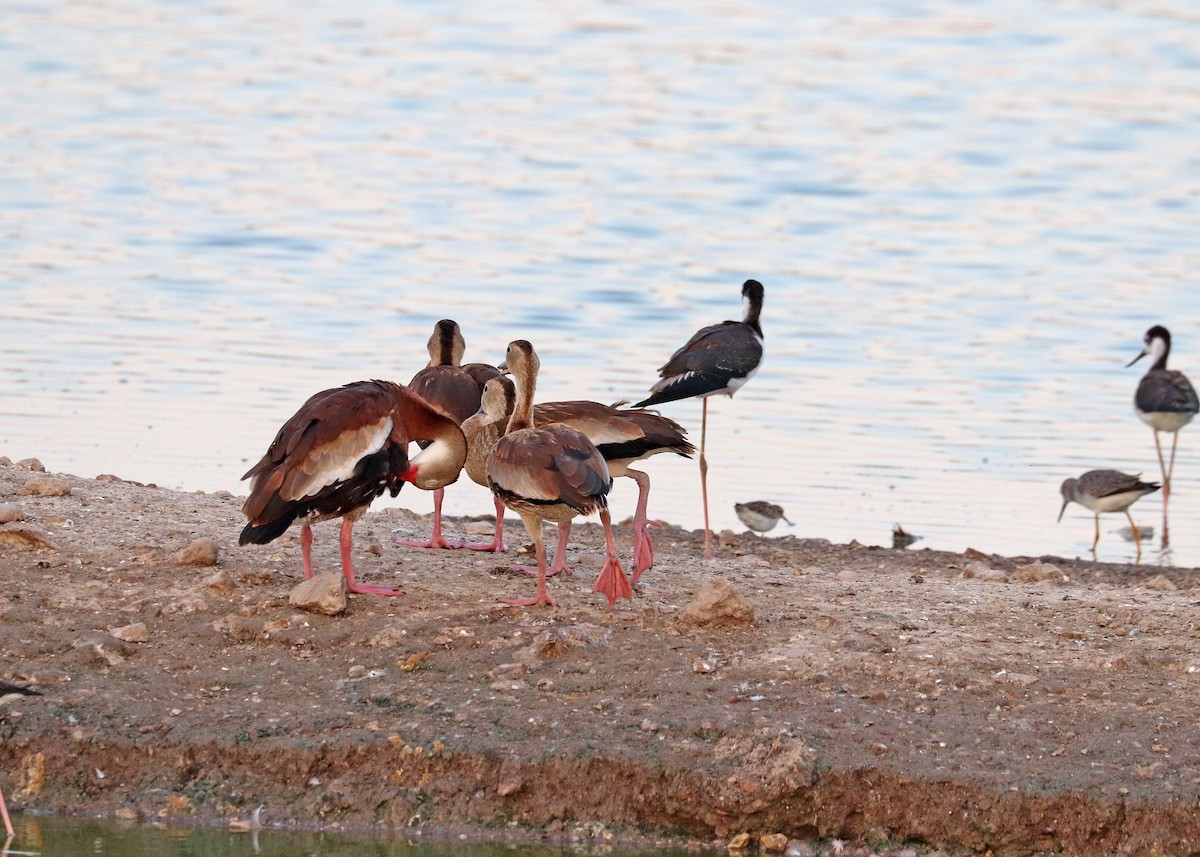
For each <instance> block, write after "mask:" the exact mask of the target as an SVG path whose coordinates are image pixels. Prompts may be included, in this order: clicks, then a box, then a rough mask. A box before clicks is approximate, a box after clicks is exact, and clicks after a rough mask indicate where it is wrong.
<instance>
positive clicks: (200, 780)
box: [0, 463, 1200, 855]
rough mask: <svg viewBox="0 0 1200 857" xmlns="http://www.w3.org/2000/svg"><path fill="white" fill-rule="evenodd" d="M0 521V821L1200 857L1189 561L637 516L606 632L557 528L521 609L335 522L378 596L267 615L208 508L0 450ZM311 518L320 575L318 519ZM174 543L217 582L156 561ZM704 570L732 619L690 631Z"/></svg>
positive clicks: (372, 519)
mask: <svg viewBox="0 0 1200 857" xmlns="http://www.w3.org/2000/svg"><path fill="white" fill-rule="evenodd" d="M67 489H69V493H63V492H64V491H66V490H67ZM0 504H10V505H9V506H3V505H0V512H2V511H3V510H4V509H7V510H8V511H7V512H6V513H4V517H15V516H18V515H19V516H21V517H23V520H19V521H13V522H10V523H6V524H2V525H0V580H2V582H3V588H2V589H0V592H2V593H3V594H2V595H0V658H2V660H0V665H2V669H0V677H2V678H8V679H23V680H27V681H33V682H36V684H37V687H39V688H40V689H41V690H42V691H43V692H44V694H45V696H44V697H43V698H34V699H31V700H28V701H26V700H22V701H19V702H16V703H13V704H12V705H10V706H8V707H7V714H6V715H5V720H4V721H2V722H0V739H2V743H0V785H3V787H4V790H5V793H6V794H7V795H8V796H9V800H10V805H11V806H13V807H14V808H18V809H21V810H24V811H26V812H53V813H64V814H89V815H92V814H98V815H107V816H114V817H120V818H140V819H153V818H162V817H172V818H193V819H195V820H197V821H198V822H202V821H214V822H216V821H223V820H225V819H230V818H234V817H241V818H245V817H248V816H249V814H250V811H251V809H252V808H253V807H254V806H257V805H258V804H265V809H264V811H263V815H264V818H265V819H266V820H267V821H268V822H269V823H284V824H296V825H300V826H323V827H338V826H340V827H343V828H346V829H365V828H368V827H370V828H375V827H378V826H392V827H404V828H409V829H414V828H421V829H425V830H430V831H445V830H456V829H468V830H472V831H476V832H478V833H479V834H480V835H503V836H509V837H514V838H524V837H528V838H537V837H541V836H545V835H549V836H554V837H558V836H561V837H564V838H571V837H579V836H588V837H590V836H598V837H602V838H605V839H607V838H610V837H611V838H612V839H614V840H615V841H619V840H621V839H633V838H638V837H643V838H651V839H655V838H658V839H661V840H663V841H687V840H693V841H696V842H703V843H712V842H716V841H726V840H728V839H730V838H732V837H734V836H735V835H736V834H738V833H740V832H749V833H751V834H753V835H754V837H758V836H759V835H761V834H773V833H778V834H783V835H784V836H786V837H790V838H800V839H812V840H821V841H822V842H823V843H824V844H820V843H818V845H817V846H816V847H817V848H818V849H826V850H832V848H833V845H831V844H830V843H831V840H833V839H834V838H837V839H841V840H847V841H849V842H850V843H852V845H851V846H850V847H851V848H859V850H864V849H867V848H870V849H874V850H877V851H900V850H903V849H905V848H912V847H917V848H925V847H928V848H941V849H947V850H958V849H964V850H970V851H979V852H984V851H989V850H990V851H991V852H992V853H994V854H1014V855H1015V854H1029V853H1035V852H1041V851H1069V852H1089V853H1130V854H1150V853H1181V854H1182V853H1188V852H1194V851H1195V850H1196V849H1197V848H1200V813H1197V812H1196V809H1195V807H1196V800H1197V790H1198V785H1200V731H1198V730H1197V728H1196V727H1197V719H1198V718H1197V715H1196V713H1195V712H1196V706H1195V698H1196V695H1197V690H1198V689H1200V635H1198V633H1197V628H1196V619H1197V616H1200V613H1197V608H1196V593H1195V591H1194V588H1195V587H1196V585H1197V575H1196V572H1195V570H1194V569H1159V568H1147V567H1141V568H1139V567H1132V566H1118V565H1105V564H1093V563H1079V562H1074V561H1067V560H1059V559H1050V558H1043V559H1045V560H1046V562H1050V563H1053V565H1054V566H1055V568H1050V567H1047V566H1046V565H1045V564H1038V563H1035V562H1034V560H1033V559H1031V558H1024V557H1020V558H1009V557H996V556H983V555H972V556H964V555H957V554H948V553H938V552H932V551H919V550H918V551H912V550H911V549H910V550H909V551H907V552H903V551H895V550H891V549H886V550H885V549H875V548H866V547H861V546H857V545H850V546H847V545H832V544H829V543H827V542H825V541H822V540H819V539H796V538H760V537H756V536H751V535H737V536H733V535H731V534H725V535H724V536H723V538H722V545H721V549H720V552H719V553H720V556H719V558H717V559H715V560H712V561H706V560H704V559H703V557H702V541H701V539H700V538H699V537H698V534H696V533H691V532H684V531H681V530H677V529H670V528H667V529H664V530H659V531H657V532H656V549H657V557H658V566H657V567H656V568H655V569H654V570H653V571H651V572H649V573H648V574H647V575H645V576H644V577H643V580H642V585H641V586H640V587H639V591H638V592H637V595H636V597H635V600H634V601H633V602H632V603H630V602H628V601H625V602H621V603H619V604H618V606H617V608H616V610H614V611H611V612H610V611H608V610H607V609H605V608H606V605H605V602H604V601H603V599H602V598H601V597H600V596H598V595H595V594H593V593H592V592H591V587H592V583H593V582H594V579H595V576H596V573H597V572H598V571H599V567H600V558H601V551H602V545H603V540H602V537H601V532H600V529H599V527H598V526H596V525H590V524H589V525H583V526H577V527H576V530H575V533H576V535H575V538H574V541H573V549H572V552H571V565H572V567H573V569H574V572H575V573H574V575H573V576H571V577H568V578H565V579H558V580H555V581H553V582H552V583H551V587H552V592H553V593H554V595H555V596H556V598H557V599H558V601H559V604H560V606H559V608H558V609H553V610H551V609H519V608H512V607H508V606H505V605H500V604H497V603H496V600H495V599H496V597H497V596H498V595H512V594H530V593H531V592H532V590H533V581H532V580H531V579H530V578H526V577H523V576H517V575H514V574H513V573H511V572H510V571H509V570H508V563H509V561H510V557H502V556H493V555H490V554H477V553H468V552H463V551H454V552H448V551H445V552H435V551H423V550H414V549H407V548H400V547H396V546H395V545H394V544H393V542H394V540H395V539H396V538H398V537H415V536H423V535H425V534H427V532H428V520H427V519H423V518H421V517H418V516H413V515H411V514H410V513H407V512H403V511H400V510H385V511H383V512H380V513H372V514H370V515H368V517H367V518H365V519H364V520H363V521H362V522H361V523H360V524H359V525H358V527H357V533H358V539H357V541H356V556H355V559H356V561H357V563H358V570H359V576H360V577H361V578H362V579H365V580H367V581H370V582H387V583H392V582H397V581H398V582H399V583H400V585H402V586H403V587H404V588H405V589H406V591H407V595H406V596H405V597H404V598H400V599H385V598H379V597H371V596H353V597H352V599H351V601H350V604H349V607H348V609H347V610H346V612H345V613H343V614H341V615H337V616H323V615H318V614H314V613H310V612H304V611H300V610H298V609H296V608H294V607H291V606H289V603H288V596H289V592H290V591H291V590H292V588H293V587H294V586H295V585H296V584H297V583H298V582H299V581H300V580H301V578H302V575H301V572H300V562H299V553H300V551H299V543H298V538H297V537H295V536H294V535H291V534H289V536H285V538H284V539H282V540H280V541H278V542H276V543H274V544H271V545H268V546H265V547H261V548H238V547H237V546H236V544H237V534H238V531H239V529H240V527H241V525H242V518H241V515H240V513H239V506H240V503H239V500H238V499H237V498H233V497H228V496H217V495H206V494H184V493H178V492H173V491H167V490H163V489H158V488H154V487H152V486H139V485H135V484H131V483H127V482H123V481H120V480H115V479H113V478H110V477H105V478H102V479H99V480H93V479H82V478H77V477H74V476H66V475H62V476H49V475H47V474H44V473H39V472H36V471H34V470H30V469H29V468H28V466H14V465H5V464H2V463H0ZM14 507H15V509H14ZM449 528H450V533H451V536H452V537H453V534H455V533H458V532H463V531H464V530H466V531H470V532H472V533H475V534H476V535H480V534H483V533H487V532H488V531H489V524H488V523H487V522H471V521H462V520H455V521H451V522H450V524H449ZM508 532H509V540H510V542H511V543H513V544H516V545H519V544H522V543H523V541H524V538H523V535H524V534H523V532H522V531H521V530H520V528H519V523H518V524H517V525H516V526H513V527H510V529H509V531H508ZM316 533H317V541H316V548H315V557H316V562H317V564H318V569H319V570H322V569H327V570H334V569H336V568H337V562H338V560H337V538H336V528H335V525H333V524H322V525H319V526H318V527H317V528H316ZM198 538H211V539H213V540H214V541H215V542H216V545H217V547H218V549H219V561H218V564H217V565H215V566H211V567H207V566H186V565H179V564H176V562H175V559H176V553H177V552H178V551H179V550H181V549H183V548H185V547H187V546H188V545H189V544H191V543H192V542H193V541H194V540H196V539H198ZM631 543H632V539H631V535H630V533H629V530H628V528H627V527H621V528H620V532H619V547H620V549H621V551H622V555H623V556H628V555H629V553H630V550H631ZM714 580H723V581H727V582H728V583H729V584H731V585H732V587H733V589H734V591H735V592H736V593H737V595H739V596H740V597H741V598H742V599H744V600H745V601H746V602H747V603H748V604H749V606H750V607H751V608H752V609H753V613H754V621H753V623H752V624H737V623H730V624H723V625H697V624H694V623H692V622H691V621H689V619H688V617H687V616H686V615H685V609H686V608H687V607H688V605H689V603H691V602H692V600H693V598H694V596H695V595H696V593H698V592H700V591H702V590H704V589H705V587H706V586H707V585H708V584H710V582H711V581H714ZM139 623H140V624H141V625H144V629H143V628H141V627H139ZM119 637H123V638H125V639H119ZM839 844H840V843H839Z"/></svg>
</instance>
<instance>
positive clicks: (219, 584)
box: [204, 569, 234, 595]
mask: <svg viewBox="0 0 1200 857" xmlns="http://www.w3.org/2000/svg"><path fill="white" fill-rule="evenodd" d="M204 585H205V586H207V587H208V588H209V589H211V590H213V591H214V592H217V593H219V594H221V595H232V594H233V590H234V584H233V575H232V574H230V573H229V572H228V571H225V570H224V569H222V570H221V571H217V572H213V573H212V574H210V575H209V576H208V577H206V578H204Z"/></svg>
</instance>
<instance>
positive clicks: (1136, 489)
mask: <svg viewBox="0 0 1200 857" xmlns="http://www.w3.org/2000/svg"><path fill="white" fill-rule="evenodd" d="M1158 488H1159V485H1158V483H1157V482H1143V481H1142V480H1141V478H1140V474H1139V475H1138V476H1130V475H1129V474H1128V473H1122V472H1121V471H1119V470H1089V471H1088V472H1087V473H1085V474H1083V475H1082V476H1080V477H1079V478H1078V479H1074V478H1072V479H1066V480H1064V481H1063V484H1062V489H1061V491H1062V497H1063V504H1062V508H1061V509H1059V511H1058V520H1060V521H1061V520H1062V516H1063V512H1065V511H1067V506H1068V505H1069V504H1071V503H1073V502H1074V503H1078V504H1079V505H1080V506H1083V507H1084V508H1085V509H1088V510H1089V511H1091V512H1092V514H1093V515H1094V516H1095V518H1096V537H1095V538H1094V539H1093V540H1092V553H1093V554H1095V553H1096V545H1097V544H1099V542H1100V514H1101V513H1102V512H1124V513H1125V517H1126V518H1128V519H1129V527H1130V529H1132V531H1133V543H1134V544H1135V545H1137V552H1138V556H1139V557H1140V556H1141V555H1142V537H1141V533H1139V532H1138V528H1137V524H1135V523H1134V522H1133V516H1132V515H1130V514H1129V507H1130V506H1132V505H1133V504H1134V503H1136V502H1137V501H1138V500H1140V499H1141V498H1142V497H1144V496H1146V495H1147V494H1152V493H1154V492H1155V491H1157V490H1158Z"/></svg>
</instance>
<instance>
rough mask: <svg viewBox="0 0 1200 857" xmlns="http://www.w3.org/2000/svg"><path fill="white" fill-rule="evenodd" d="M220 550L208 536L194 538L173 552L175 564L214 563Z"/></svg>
mask: <svg viewBox="0 0 1200 857" xmlns="http://www.w3.org/2000/svg"><path fill="white" fill-rule="evenodd" d="M219 554H220V551H219V550H218V549H217V543H216V542H215V541H213V540H212V539H210V538H202V539H196V540H195V541H194V542H192V543H191V544H190V545H188V546H187V547H185V548H184V549H183V550H181V551H180V552H179V553H177V554H175V564H176V565H216V564H217V558H218V556H219Z"/></svg>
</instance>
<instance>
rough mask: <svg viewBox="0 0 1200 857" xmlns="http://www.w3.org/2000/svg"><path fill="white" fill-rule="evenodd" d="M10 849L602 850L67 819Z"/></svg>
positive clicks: (345, 855)
mask: <svg viewBox="0 0 1200 857" xmlns="http://www.w3.org/2000/svg"><path fill="white" fill-rule="evenodd" d="M13 826H14V828H15V829H16V837H15V838H14V839H13V841H12V844H11V846H10V850H8V851H0V853H8V854H14V855H16V854H39V855H42V857H89V855H90V857H96V855H109V857H143V855H145V857H302V855H303V857H334V855H336V857H587V855H589V854H596V853H600V851H601V849H600V848H596V849H593V848H588V847H584V846H580V847H558V846H551V845H543V846H515V845H506V844H487V843H480V844H467V843H463V842H450V841H444V842H443V841H429V842H425V841H420V840H416V839H407V838H404V837H395V838H378V839H358V838H354V837H348V836H344V835H340V834H334V833H299V832H296V831H282V830H259V831H253V832H249V833H234V832H231V831H229V830H217V829H211V828H195V827H176V826H170V825H167V826H164V825H145V824H138V825H133V824H117V823H113V822H99V821H92V820H79V819H67V818H52V819H45V818H28V817H18V818H15V819H13ZM2 835H3V834H0V837H2ZM602 850H603V853H605V854H608V855H611V857H651V855H654V857H659V855H662V857H682V855H683V854H684V853H685V852H683V851H682V850H672V849H662V848H655V849H653V850H650V849H635V848H618V849H614V848H612V847H611V846H603V848H602Z"/></svg>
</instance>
